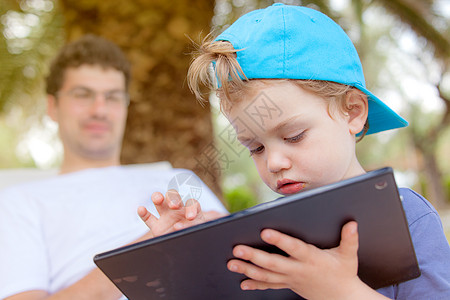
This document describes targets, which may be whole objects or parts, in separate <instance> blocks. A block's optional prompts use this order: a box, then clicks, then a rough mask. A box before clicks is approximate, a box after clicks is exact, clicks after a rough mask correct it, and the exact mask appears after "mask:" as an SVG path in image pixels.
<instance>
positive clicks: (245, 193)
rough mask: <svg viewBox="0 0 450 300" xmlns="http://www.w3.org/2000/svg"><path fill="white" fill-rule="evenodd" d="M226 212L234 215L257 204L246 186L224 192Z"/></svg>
mask: <svg viewBox="0 0 450 300" xmlns="http://www.w3.org/2000/svg"><path fill="white" fill-rule="evenodd" d="M224 196H225V201H226V204H227V206H228V211H229V212H230V213H234V212H237V211H240V210H243V209H246V208H249V207H252V206H255V205H256V204H258V201H256V195H255V194H254V193H253V191H252V190H251V189H250V188H249V187H248V186H243V185H241V186H237V187H235V188H233V189H230V190H228V191H225V192H224Z"/></svg>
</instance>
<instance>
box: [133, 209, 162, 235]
mask: <svg viewBox="0 0 450 300" xmlns="http://www.w3.org/2000/svg"><path fill="white" fill-rule="evenodd" d="M137 213H138V215H139V217H140V218H141V220H142V221H144V223H145V224H146V225H147V227H148V228H150V230H151V229H152V226H153V224H154V223H155V222H156V221H158V219H157V218H156V217H155V216H154V215H152V214H151V213H150V212H149V211H148V210H147V208H145V207H144V206H139V207H138V209H137Z"/></svg>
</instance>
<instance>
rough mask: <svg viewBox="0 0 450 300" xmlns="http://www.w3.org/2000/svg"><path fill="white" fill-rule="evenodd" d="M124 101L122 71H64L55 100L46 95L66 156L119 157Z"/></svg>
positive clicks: (85, 68) (94, 68)
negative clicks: (61, 83)
mask: <svg viewBox="0 0 450 300" xmlns="http://www.w3.org/2000/svg"><path fill="white" fill-rule="evenodd" d="M127 99H128V98H127V97H126V88H125V76H124V75H123V73H122V72H120V71H117V70H115V69H112V68H108V69H103V68H102V67H100V66H91V65H82V66H80V67H78V68H69V69H67V70H66V72H65V76H64V81H63V85H62V87H61V89H60V91H59V92H58V93H57V97H56V98H55V97H53V96H49V102H48V113H49V115H50V117H51V118H52V119H53V120H54V121H55V122H57V123H58V124H59V135H60V138H61V141H62V143H63V146H64V151H65V155H71V156H73V157H79V158H83V159H93V160H105V159H110V158H112V157H118V156H119V154H120V149H121V144H122V137H123V133H124V130H125V122H126V118H127V106H128V102H127Z"/></svg>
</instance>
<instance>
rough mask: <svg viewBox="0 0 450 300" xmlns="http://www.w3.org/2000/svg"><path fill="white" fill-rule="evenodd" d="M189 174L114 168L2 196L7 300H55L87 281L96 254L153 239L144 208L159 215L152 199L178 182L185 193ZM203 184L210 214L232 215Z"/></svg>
mask: <svg viewBox="0 0 450 300" xmlns="http://www.w3.org/2000/svg"><path fill="white" fill-rule="evenodd" d="M188 173H190V171H187V170H183V169H172V170H148V169H139V168H137V169H136V168H126V167H108V168H100V169H88V170H83V171H79V172H75V173H70V174H66V175H59V176H56V177H54V178H51V179H47V180H43V181H36V182H31V183H27V184H22V185H18V186H15V187H11V188H8V189H5V190H4V191H2V192H1V193H0V299H3V298H4V297H7V296H10V295H14V294H17V293H20V292H24V291H29V290H36V289H37V290H46V291H48V292H49V293H50V294H52V293H55V292H57V291H59V290H61V289H63V288H65V287H67V286H70V285H72V284H73V283H75V282H76V281H78V280H79V279H81V278H82V277H84V276H85V275H86V274H87V273H89V271H91V270H92V269H93V268H94V267H95V264H94V262H93V257H94V255H95V254H97V253H100V252H104V251H108V250H111V249H114V248H117V247H120V246H123V245H125V244H127V243H129V242H131V241H133V240H135V239H137V238H138V237H140V236H142V235H143V234H144V233H145V232H147V230H148V228H147V226H146V225H145V224H144V223H143V222H142V221H141V220H140V218H139V216H138V215H137V212H136V210H137V207H138V206H140V205H143V206H146V207H147V208H148V210H149V211H150V212H151V213H153V214H155V215H158V214H157V212H156V209H155V207H154V206H153V203H152V202H151V199H150V196H151V194H152V193H153V192H156V191H159V192H161V193H163V194H165V192H166V191H167V189H168V187H169V183H170V182H171V184H170V187H173V183H174V182H176V183H178V184H179V185H180V188H181V184H182V183H183V182H181V181H180V180H174V179H176V178H182V179H183V178H186V176H187V177H189V176H190V175H189V174H188ZM191 174H192V173H191ZM180 176H181V177H180ZM194 181H195V180H194ZM197 183H199V185H200V186H197V187H196V188H195V190H196V191H195V193H196V195H197V196H198V198H197V200H199V202H200V204H201V206H202V209H203V210H204V211H208V210H216V211H219V212H226V210H225V208H224V207H223V205H222V204H221V202H220V201H219V200H218V199H217V197H216V196H215V195H214V194H213V193H212V192H211V191H210V190H209V189H208V188H207V187H206V185H205V184H204V183H203V182H201V181H199V180H198V181H197ZM194 185H195V182H194ZM180 193H181V191H180ZM182 196H183V195H182Z"/></svg>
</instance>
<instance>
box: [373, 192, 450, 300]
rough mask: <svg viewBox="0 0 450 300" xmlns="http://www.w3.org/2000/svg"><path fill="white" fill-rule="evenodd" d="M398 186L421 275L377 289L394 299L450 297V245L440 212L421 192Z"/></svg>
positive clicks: (429, 299)
mask: <svg viewBox="0 0 450 300" xmlns="http://www.w3.org/2000/svg"><path fill="white" fill-rule="evenodd" d="M399 190H400V195H401V196H402V200H403V201H402V203H403V208H404V210H405V214H406V218H407V220H408V226H409V231H410V233H411V239H412V242H413V244H414V250H415V252H416V257H417V260H418V262H419V268H420V271H421V275H420V277H418V278H416V279H412V280H409V281H406V282H403V283H400V284H397V285H393V286H388V287H385V288H382V289H378V290H377V291H378V292H380V293H381V294H383V295H385V296H387V297H389V298H391V299H427V300H434V299H450V245H449V243H448V241H447V239H446V237H445V235H444V231H443V228H442V223H441V220H440V218H439V215H438V213H437V212H436V210H435V209H434V207H433V206H432V205H431V204H430V203H429V202H428V201H427V200H426V199H425V198H423V197H422V196H421V195H419V194H417V193H416V192H414V191H412V190H410V189H405V188H401V189H399Z"/></svg>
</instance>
